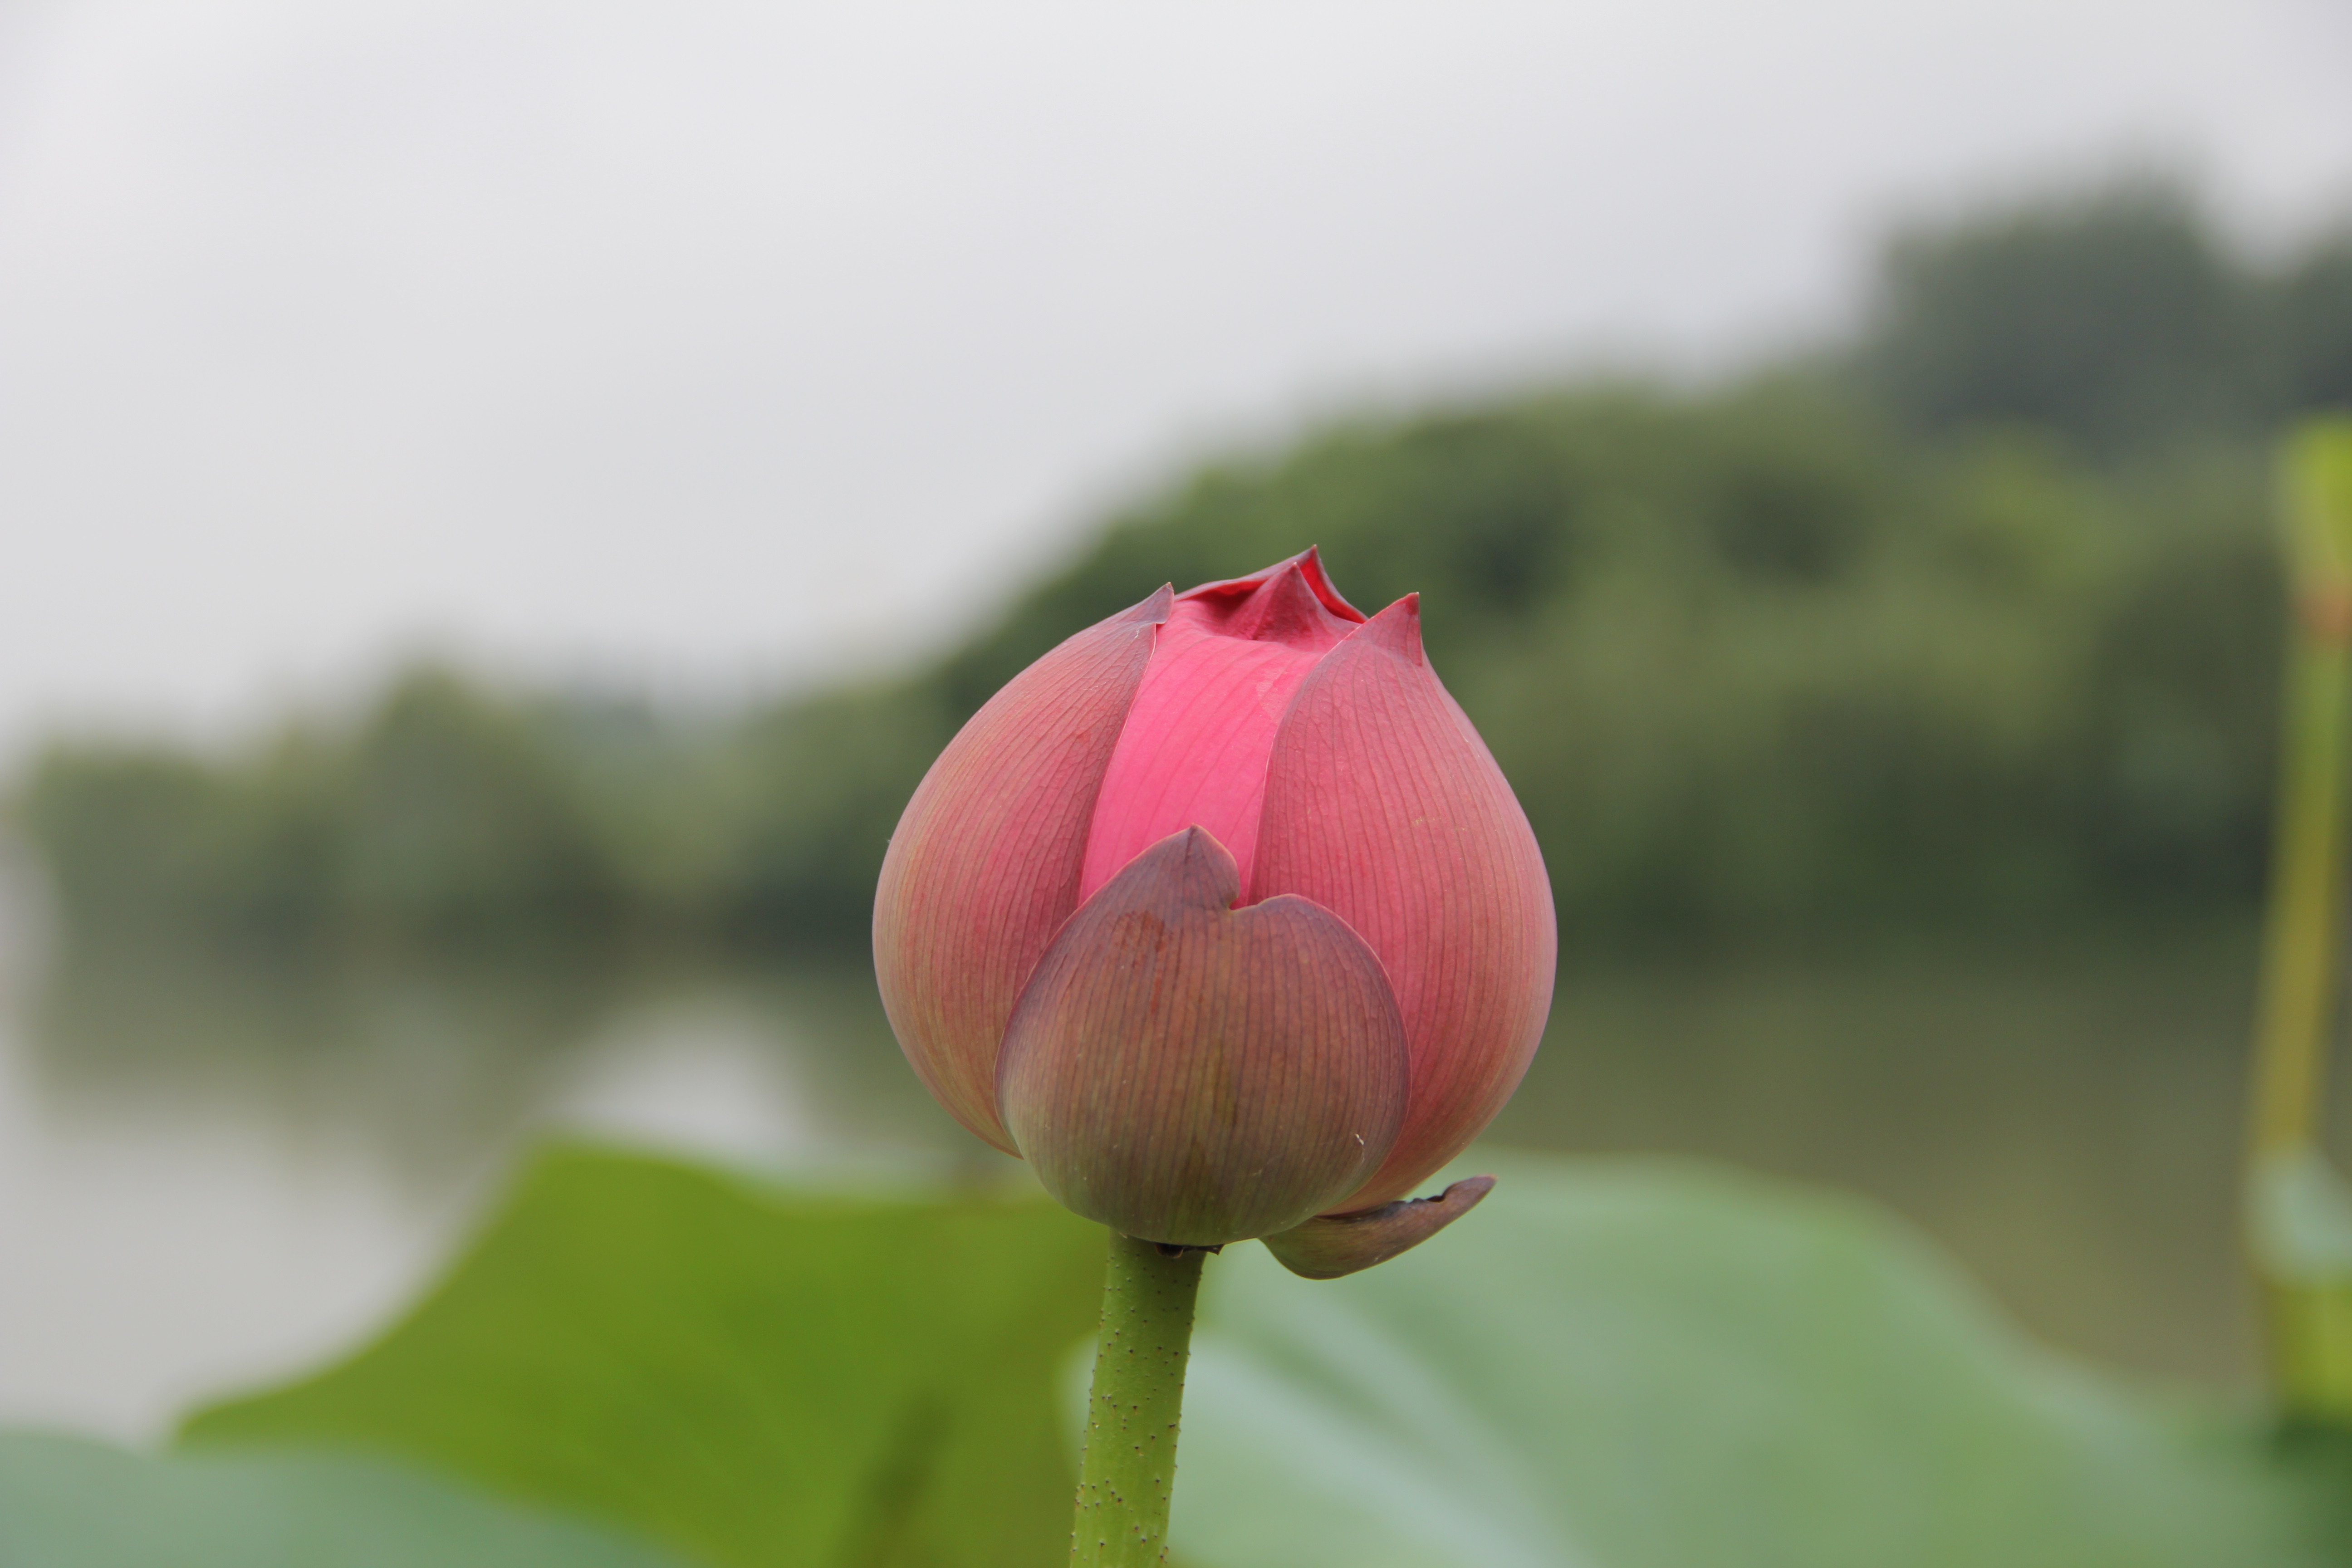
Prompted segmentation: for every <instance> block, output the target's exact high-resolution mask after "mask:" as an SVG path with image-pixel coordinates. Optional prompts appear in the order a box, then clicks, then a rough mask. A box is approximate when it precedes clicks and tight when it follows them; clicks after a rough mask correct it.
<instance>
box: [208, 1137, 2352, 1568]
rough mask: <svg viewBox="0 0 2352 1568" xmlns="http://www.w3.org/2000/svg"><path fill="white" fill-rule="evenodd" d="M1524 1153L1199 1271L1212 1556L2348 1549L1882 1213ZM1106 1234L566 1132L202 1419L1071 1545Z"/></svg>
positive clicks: (594, 1503) (943, 1551) (216, 1436)
mask: <svg viewBox="0 0 2352 1568" xmlns="http://www.w3.org/2000/svg"><path fill="white" fill-rule="evenodd" d="M1499 1168H1500V1171H1501V1173H1502V1177H1503V1180H1502V1184H1501V1185H1500V1186H1499V1187H1498V1188H1497V1189H1496V1193H1495V1195H1494V1196H1493V1197H1491V1198H1490V1199H1488V1200H1487V1202H1486V1205H1483V1206H1481V1207H1480V1208H1479V1209H1478V1210H1477V1212H1476V1213H1475V1214H1474V1215H1471V1216H1470V1217H1469V1218H1468V1219H1466V1220H1465V1221H1463V1222H1462V1223H1461V1224H1459V1225H1456V1226H1453V1227H1451V1228H1450V1229H1448V1230H1447V1231H1445V1232H1444V1234H1443V1235H1441V1236H1440V1237H1437V1238H1435V1239H1434V1240H1433V1241H1432V1242H1430V1243H1429V1244H1428V1245H1427V1246H1425V1247H1422V1248H1421V1249H1419V1250H1417V1251H1414V1252H1412V1253H1409V1254H1407V1255H1405V1256H1404V1257H1402V1258H1398V1259H1396V1260H1394V1261H1392V1262H1391V1263H1389V1264H1386V1265H1383V1266H1382V1267H1381V1268H1376V1269H1372V1270H1369V1271H1367V1272H1365V1273H1363V1274H1360V1275H1357V1276H1353V1277H1350V1278H1349V1279H1344V1280H1339V1281H1334V1282H1328V1283H1309V1282H1307V1281H1303V1280H1299V1279H1293V1278H1291V1277H1290V1276H1289V1275H1287V1274H1286V1273H1284V1272H1283V1271H1282V1270H1281V1269H1280V1268H1278V1267H1276V1265H1275V1264H1274V1263H1273V1262H1272V1260H1271V1259H1270V1258H1266V1257H1265V1256H1264V1255H1263V1254H1262V1251H1261V1249H1259V1248H1256V1247H1236V1248H1232V1249H1229V1250H1228V1251H1227V1252H1226V1253H1225V1254H1224V1255H1223V1257H1221V1258H1213V1259H1211V1260H1210V1262H1209V1265H1208V1270H1207V1281H1208V1283H1207V1289H1206V1292H1205V1294H1204V1296H1203V1299H1202V1338H1201V1340H1200V1341H1199V1342H1198V1348H1197V1352H1196V1355H1195V1358H1194V1371H1193V1374H1192V1384H1191V1388H1190V1391H1189V1392H1188V1394H1187V1396H1186V1405H1185V1417H1184V1426H1185V1431H1184V1438H1183V1448H1182V1457H1181V1462H1180V1468H1179V1483H1178V1487H1177V1493H1176V1497H1177V1504H1176V1519H1175V1525H1174V1529H1175V1540H1176V1542H1177V1544H1178V1548H1179V1551H1180V1552H1181V1555H1182V1557H1183V1559H1184V1561H1185V1562H1187V1563H1191V1564H1192V1565H1193V1568H1258V1565H1260V1564H1264V1565H1266V1568H1276V1565H1280V1568H1291V1565H1293V1564H1299V1563H1349V1564H1353V1565H1360V1568H1454V1565H1456V1564H1460V1565H1462V1568H1472V1565H1475V1568H1536V1565H1543V1568H1569V1565H1570V1564H1573V1565H1576V1568H1682V1565H1685V1564H1691V1563H1738V1564H1743V1565H1754V1568H1780V1565H1782V1564H1787V1565H1789V1568H1848V1565H1851V1568H1882V1565H1884V1564H1887V1563H1902V1564H1906V1568H1910V1565H1916V1568H1978V1565H1981V1568H2036V1565H2040V1564H2048V1565H2050V1568H2061V1565H2063V1568H2174V1565H2179V1568H2209V1565H2210V1564H2216V1563H2229V1564H2231V1565H2232V1568H2306V1565H2308V1568H2317V1565H2319V1564H2321V1563H2329V1562H2340V1561H2342V1560H2343V1556H2342V1554H2343V1552H2344V1551H2345V1549H2346V1547H2347V1545H2348V1544H2352V1540H2347V1537H2346V1536H2345V1534H2344V1533H2343V1531H2344V1527H2345V1523H2346V1521H2345V1520H2344V1519H2343V1518H2342V1517H2341V1512H2342V1508H2343V1504H2342V1499H2343V1497H2344V1495H2345V1491H2344V1485H2343V1482H2344V1477H2345V1474H2346V1471H2345V1469H2344V1463H2345V1457H2344V1456H2343V1455H2341V1454H2336V1453H2332V1452H2327V1451H2313V1452H2304V1451H2300V1450H2297V1449H2295V1448H2294V1447H2290V1446H2286V1445H2284V1444H2282V1443H2280V1442H2278V1441H2276V1440H2274V1439H2273V1438H2272V1437H2270V1436H2267V1435H2265V1434H2264V1433H2263V1432H2262V1431H2261V1430H2260V1429H2259V1428H2258V1426H2257V1425H2256V1424H2255V1423H2253V1422H2252V1421H2251V1420H2249V1419H2244V1418H2241V1417H2239V1416H2237V1415H2233V1414H2231V1413H2230V1412H2227V1411H2224V1410H2221V1409H2217V1408H2207V1407H2204V1406H2199V1405H2188V1404H2186V1403H2183V1402H2180V1401H2177V1400H2173V1399H2169V1398H2161V1397H2158V1396H2156V1395H2153V1394H2147V1393H2144V1392H2141V1391H2138V1390H2135V1389H2131V1388H2128V1387H2126V1386H2122V1385H2120V1384H2116V1383H2113V1382H2111V1381H2109V1380H2107V1379H2105V1378H2102V1377H2099V1376H2095V1375H2094V1374H2092V1373H2089V1372H2087V1371H2084V1369H2081V1368H2079V1367H2076V1366H2074V1365H2072V1364H2070V1363H2064V1362H2063V1361H2061V1360H2059V1359H2057V1358H2055V1357H2053V1356H2051V1355H2048V1354H2046V1353H2044V1352H2040V1351H2038V1350H2036V1349H2034V1348H2033V1347H2032V1346H2030V1345H2028V1344H2026V1343H2024V1342H2021V1340H2020V1339H2019V1338H2018V1336H2017V1335H2016V1334H2015V1333H2014V1331H2011V1330H2010V1329H2008V1328H2007V1327H2006V1326H2005V1325H2003V1324H2002V1323H2000V1321H1998V1320H1996V1319H1995V1317H1994V1316H1993V1314H1992V1313H1991V1312H1990V1310H1989V1309H1988V1308H1987V1307H1986V1305H1985V1304H1984V1302H1983V1301H1982V1300H1981V1299H1980V1298H1979V1296H1978V1295H1977V1294H1976V1293H1975V1292H1974V1291H1973V1290H1972V1289H1969V1287H1968V1286H1967V1285H1966V1284H1965V1282H1963V1281H1962V1280H1960V1279H1958V1278H1957V1276H1956V1275H1955V1274H1954V1272H1953V1270H1952V1269H1951V1268H1949V1267H1948V1265H1947V1264H1945V1263H1943V1262H1942V1261H1941V1260H1940V1259H1939V1258H1937V1257H1936V1256H1934V1255H1933V1254H1932V1253H1931V1252H1929V1251H1928V1249H1927V1247H1925V1246H1924V1245H1923V1244H1922V1243H1920V1242H1919V1241H1918V1240H1917V1239H1916V1237H1913V1236H1912V1235H1911V1234H1910V1233H1909V1232H1907V1231H1906V1230H1903V1229H1901V1228H1899V1227H1898V1226H1895V1225H1893V1224H1892V1223H1890V1222H1889V1221H1887V1220H1886V1219H1885V1218H1883V1217H1881V1216H1880V1215H1877V1214H1876V1213H1875V1212H1874V1211H1871V1210H1869V1209H1867V1208H1864V1207H1863V1206H1862V1205H1856V1204H1853V1203H1851V1202H1848V1201H1845V1200H1840V1199H1833V1198H1829V1197H1825V1196H1819V1195H1812V1194H1800V1193H1792V1192H1790V1191H1788V1190H1785V1189H1782V1188H1780V1187H1778V1186H1775V1185H1773V1184H1767V1183H1764V1182H1760V1181H1757V1180H1752V1179H1743V1178H1736V1177H1732V1176H1728V1175H1725V1174H1719V1173H1709V1172H1706V1171H1702V1170H1696V1169H1693V1168H1690V1167H1684V1166H1676V1165H1672V1164H1667V1163H1648V1162H1641V1163H1634V1162H1616V1163H1601V1162H1587V1163H1559V1162H1547V1161H1538V1160H1535V1159H1531V1158H1524V1157H1523V1158H1515V1159H1512V1160H1509V1161H1507V1163H1504V1164H1502V1165H1501V1166H1500V1167H1499ZM1100 1237H1101V1233H1100V1232H1099V1231H1096V1230H1093V1229H1092V1228H1091V1227H1087V1226H1082V1225H1079V1224H1077V1223H1076V1222H1075V1221H1073V1220H1071V1219H1069V1217H1068V1216H1066V1215H1060V1214H1058V1213H1057V1212H1056V1211H1053V1210H1050V1209H1044V1208H1037V1207H1031V1206H1026V1205H999V1204H992V1203H983V1202H976V1201H972V1200H958V1201H935V1202H930V1203H922V1202H914V1201H908V1202H900V1203H878V1202H852V1201H848V1200H843V1199H835V1198H827V1197H824V1196H820V1195H810V1194H799V1195H793V1194H783V1193H777V1192H772V1191H768V1190H764V1189H761V1188H759V1187H755V1186H752V1185H751V1184H747V1183H745V1182H743V1181H741V1180H739V1179H736V1178H733V1177H729V1176H724V1175H719V1174H716V1173H704V1172H697V1171H694V1170H691V1169H687V1168H683V1167H679V1166H677V1165H673V1164H668V1163H660V1162H656V1161H650V1160H643V1159H633V1158H624V1157H620V1156H616V1155H599V1154H592V1153H584V1152H569V1153H561V1154H558V1155H555V1156H553V1157H551V1159H549V1160H547V1161H545V1162H543V1163H541V1165H540V1166H539V1167H538V1168H537V1169H536V1170H535V1171H534V1172H533V1173H531V1174H530V1176H529V1177H528V1179H527V1180H526V1181H525V1183H524V1184H523V1186H522V1189H521V1191H520V1194H518V1195H517V1196H516V1197H515V1198H514V1199H513V1200H512V1202H511V1203H510V1204H509V1207H508V1208H507V1209H506V1211H505V1212H504V1213H503V1214H502V1215H500V1216H499V1219H498V1220H497V1221H496V1222H495V1223H494V1225H493V1226H491V1228H490V1229H489V1231H488V1233H487V1234H486V1235H485V1237H483V1238H482V1240H481V1241H480V1243H479V1244H478V1246H477V1247H475V1248H474V1249H473V1250H472V1251H471V1253H470V1254H469V1255H468V1256H467V1258H465V1259H464V1260H462V1261H461V1262H460V1263H459V1264H458V1265H457V1268H456V1270H455V1272H454V1273H453V1274H452V1276H451V1277H450V1278H449V1279H447V1280H446V1282H445V1283H444V1284H443V1285H442V1286H440V1287H439V1288H438V1289H436V1291H435V1292H434V1293H433V1294H432V1295H431V1297H430V1298H429V1299H428V1300H426V1302H425V1304H424V1305H423V1306H422V1307H421V1308H419V1309H418V1310H416V1311H415V1313H414V1314H413V1315H412V1316H411V1317H410V1318H409V1320H408V1321H405V1322H404V1323H402V1324H401V1325H399V1326H398V1327H396V1328H394V1330H393V1331H391V1332H390V1333H389V1334H388V1335H387V1336H386V1337H385V1338H384V1339H383V1341H381V1342H378V1343H377V1344H376V1345H374V1346H373V1347H372V1348H370V1349H367V1350H365V1351H362V1352H360V1353H359V1354H358V1355H357V1356H356V1357H354V1358H353V1359H352V1360H351V1361H350V1362H347V1363H344V1364H343V1365H342V1366H341V1367H339V1368H336V1369H333V1370H331V1371H329V1372H327V1373H323V1374H321V1375H320V1376H318V1377H316V1378H313V1379H311V1380H310V1381H308V1382H306V1383H302V1384H297V1385H295V1386H294V1387H292V1388H289V1389H286V1390H283V1391H280V1392H278V1393H275V1394H264V1395H261V1396H259V1397H257V1398H255V1399H252V1400H248V1401H246V1402H243V1403H239V1404H234V1405H226V1406H223V1407H220V1408H217V1409H215V1410H213V1411H211V1412H208V1413H206V1414H204V1415H199V1416H198V1417H197V1418H196V1419H195V1420H194V1422H192V1423H191V1425H190V1426H189V1429H188V1435H187V1440H188V1442H189V1443H190V1444H191V1445H192V1446H193V1447H195V1448H196V1449H197V1450H198V1451H200V1452H205V1453H215V1452H227V1451H229V1450H230V1449H232V1448H233V1447H236V1446H239V1445H250V1444H257V1443H258V1444H273V1445H279V1446H281V1447H282V1446H283V1445H286V1444H289V1443H299V1442H311V1443H321V1444H328V1445H335V1446H343V1447H353V1446H356V1447H366V1448H373V1449H377V1450H381V1451H387V1452H390V1453H394V1454H397V1455H399V1456H402V1457H403V1458H407V1459H410V1460H413V1461H420V1462H424V1463H427V1464H431V1465H436V1466H439V1467H441V1468H445V1469H446V1470H448V1471H450V1472H452V1473H454V1474H455V1475H456V1476H457V1477H459V1478H461V1479H464V1480H466V1481H467V1482H468V1483H470V1484H474V1485H479V1486H484V1487H487V1488H489V1489H493V1490H495V1491H499V1492H502V1493H505V1494H508V1495H509V1496H512V1497H515V1498H519V1499H522V1500H529V1501H532V1502H535V1503H540V1504H553V1505H557V1506H561V1507H565V1508H570V1509H576V1510H579V1511H580V1512H581V1513H583V1514H584V1515H587V1516H590V1517H601V1518H604V1519H606V1520H610V1521H614V1522H616V1523H619V1524H624V1525H626V1526H630V1527H632V1528H634V1529H635V1530H638V1531H642V1532H644V1533H645V1534H646V1535H648V1536H650V1537H652V1538H654V1539H656V1540H659V1541H662V1542H667V1543H669V1544H670V1545H672V1546H674V1547H676V1548H677V1549H679V1550H681V1551H683V1552H687V1553H688V1554H689V1555H690V1556H692V1557H693V1558H694V1559H696V1560H697V1561H699V1562H703V1563H710V1564H733V1563H746V1564H748V1563H777V1564H782V1563H825V1564H835V1563H838V1564H845V1565H846V1564H861V1565H862V1564H877V1563H889V1564H914V1563H940V1564H946V1563H955V1564H967V1563H969V1564H984V1563H1016V1562H1018V1563H1031V1564H1034V1563H1047V1562H1052V1561H1055V1559H1056V1557H1057V1556H1058V1555H1059V1551H1060V1548H1059V1544H1058V1543H1059V1542H1061V1541H1062V1540H1065V1539H1066V1536H1065V1535H1064V1534H1063V1532H1064V1531H1066V1528H1067V1521H1068V1517H1069V1515H1068V1510H1069V1504H1070V1497H1071V1468H1070V1459H1069V1451H1070V1450H1069V1447H1068V1436H1069V1434H1070V1432H1071V1431H1073V1430H1074V1429H1075V1413H1076V1403H1077V1402H1076V1400H1075V1399H1073V1398H1071V1397H1070V1395H1071V1394H1074V1393H1075V1392H1076V1390H1075V1389H1074V1388H1072V1387H1071V1386H1070V1384H1071V1379H1072V1373H1077V1375H1078V1376H1079V1377H1083V1372H1082V1370H1081V1369H1080V1367H1079V1365H1078V1363H1082V1362H1083V1361H1084V1360H1085V1359H1087V1349H1086V1346H1085V1345H1084V1343H1083V1341H1084V1336H1085V1334H1086V1333H1087V1330H1088V1329H1089V1328H1091V1327H1092V1319H1093V1313H1094V1306H1095V1301H1096V1289H1097V1282H1098V1279H1099V1269H1100V1267H1101V1261H1102V1252H1101V1241H1100ZM1057 1384H1058V1385H1060V1386H1058V1387H1057V1386H1056V1385H1057ZM2331 1552H2332V1553H2334V1555H2331Z"/></svg>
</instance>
